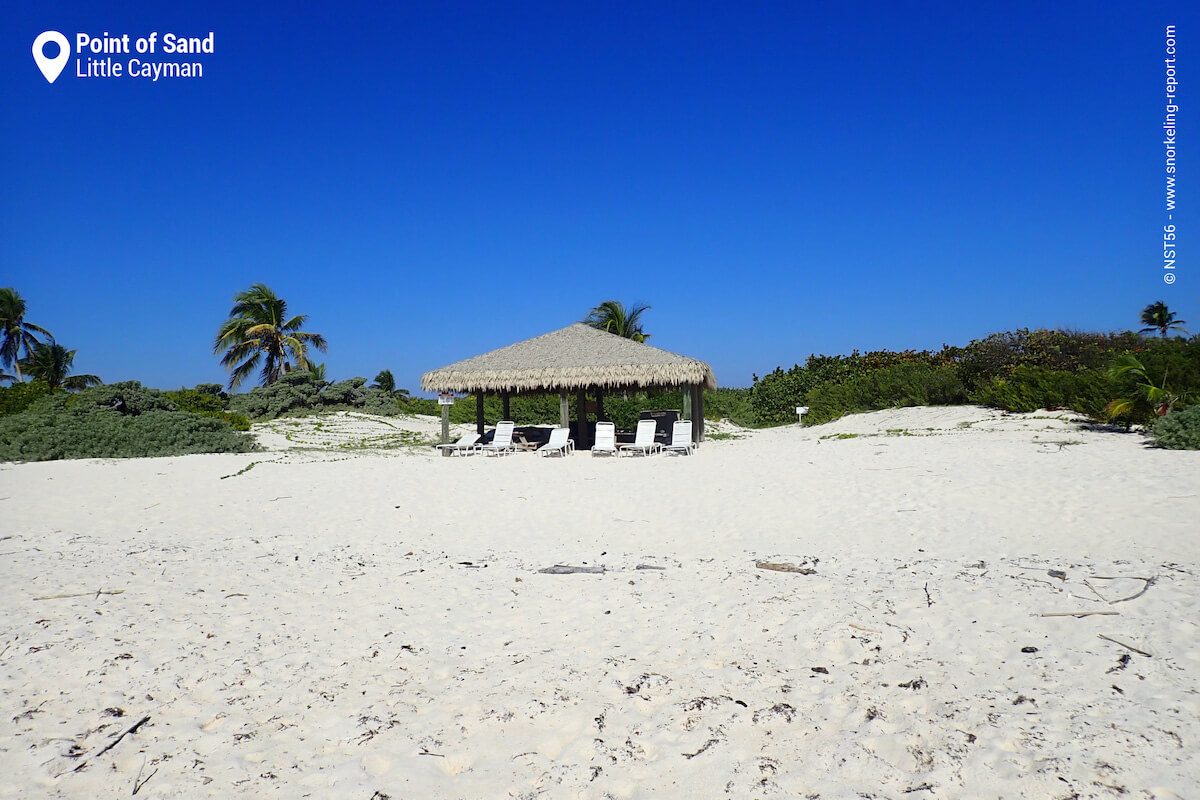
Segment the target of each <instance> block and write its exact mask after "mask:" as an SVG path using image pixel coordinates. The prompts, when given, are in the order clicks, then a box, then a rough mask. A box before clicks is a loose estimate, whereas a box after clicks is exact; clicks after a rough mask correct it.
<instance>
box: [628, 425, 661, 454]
mask: <svg viewBox="0 0 1200 800" xmlns="http://www.w3.org/2000/svg"><path fill="white" fill-rule="evenodd" d="M657 431H658V423H657V422H655V421H654V420H652V419H643V420H639V421H638V426H637V433H636V434H635V435H634V437H633V444H623V445H619V446H618V447H619V449H620V452H622V453H629V454H630V455H632V454H634V453H641V454H642V455H644V456H648V455H650V454H651V453H657V452H658V451H659V450H661V449H662V445H661V444H659V443H658V442H656V441H654V434H655V433H656V432H657Z"/></svg>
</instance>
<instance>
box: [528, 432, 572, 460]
mask: <svg viewBox="0 0 1200 800" xmlns="http://www.w3.org/2000/svg"><path fill="white" fill-rule="evenodd" d="M570 435H571V429H570V428H555V429H554V430H552V431H550V441H548V442H546V444H544V445H542V446H541V447H539V448H538V449H537V454H538V455H539V456H548V455H550V454H551V453H558V454H559V455H562V456H568V455H570V454H571V453H574V452H575V440H574V439H571V438H568V437H570Z"/></svg>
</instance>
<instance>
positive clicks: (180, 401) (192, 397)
mask: <svg viewBox="0 0 1200 800" xmlns="http://www.w3.org/2000/svg"><path fill="white" fill-rule="evenodd" d="M163 395H164V396H165V397H166V398H167V400H169V401H170V402H172V403H174V404H175V407H176V408H177V409H179V410H180V411H190V412H192V413H193V414H203V413H206V412H208V413H211V412H220V411H224V410H225V404H224V403H223V402H221V396H220V395H219V394H214V393H212V392H203V391H200V389H199V387H197V388H195V389H179V390H177V391H174V392H163Z"/></svg>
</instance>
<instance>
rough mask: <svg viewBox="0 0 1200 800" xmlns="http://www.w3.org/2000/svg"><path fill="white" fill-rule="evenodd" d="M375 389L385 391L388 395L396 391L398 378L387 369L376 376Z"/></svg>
mask: <svg viewBox="0 0 1200 800" xmlns="http://www.w3.org/2000/svg"><path fill="white" fill-rule="evenodd" d="M375 388H376V389H383V390H384V391H385V392H387V393H388V394H392V393H394V392H395V391H396V378H395V376H393V375H392V371H391V370H390V369H385V370H383V371H381V372H380V373H379V374H378V375H376V376H375Z"/></svg>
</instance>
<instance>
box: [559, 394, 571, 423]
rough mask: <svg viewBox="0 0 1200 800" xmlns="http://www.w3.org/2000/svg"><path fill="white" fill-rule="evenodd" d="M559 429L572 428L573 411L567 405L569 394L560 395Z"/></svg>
mask: <svg viewBox="0 0 1200 800" xmlns="http://www.w3.org/2000/svg"><path fill="white" fill-rule="evenodd" d="M558 427H560V428H569V427H571V409H570V406H569V404H568V403H567V393H566V392H559V393H558Z"/></svg>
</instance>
